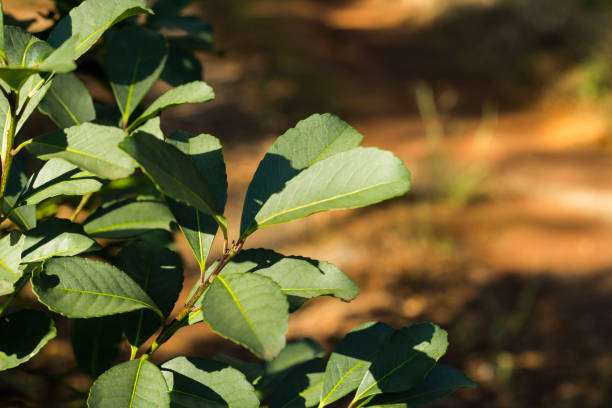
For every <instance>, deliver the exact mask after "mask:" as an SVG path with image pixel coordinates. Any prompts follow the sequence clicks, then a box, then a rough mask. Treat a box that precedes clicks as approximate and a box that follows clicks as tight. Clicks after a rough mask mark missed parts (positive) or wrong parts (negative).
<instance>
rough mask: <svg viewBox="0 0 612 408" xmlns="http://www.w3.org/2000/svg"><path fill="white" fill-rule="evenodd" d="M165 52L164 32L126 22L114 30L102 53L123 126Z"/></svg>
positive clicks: (163, 61) (150, 83)
mask: <svg viewBox="0 0 612 408" xmlns="http://www.w3.org/2000/svg"><path fill="white" fill-rule="evenodd" d="M167 55H168V46H167V45H166V40H165V39H164V36H163V35H161V34H158V33H156V32H154V31H151V30H147V29H146V28H143V27H141V26H127V27H125V28H123V29H121V30H119V31H117V32H116V33H114V35H113V37H112V39H111V41H110V44H109V46H108V52H107V53H106V70H107V72H108V76H109V79H110V84H111V88H112V89H113V93H114V94H115V99H116V100H117V104H118V105H119V109H121V113H122V114H123V124H124V126H127V124H128V121H129V119H130V115H131V114H132V112H134V110H135V109H136V108H137V107H138V105H139V104H140V102H141V101H142V98H144V96H145V95H146V94H147V92H149V90H150V89H151V87H152V86H153V84H154V83H155V81H157V79H158V78H159V76H160V74H161V72H162V70H163V69H164V66H165V64H166V57H167Z"/></svg>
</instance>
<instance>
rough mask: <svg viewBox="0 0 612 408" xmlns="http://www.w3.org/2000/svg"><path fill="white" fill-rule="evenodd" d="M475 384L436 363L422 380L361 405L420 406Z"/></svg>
mask: <svg viewBox="0 0 612 408" xmlns="http://www.w3.org/2000/svg"><path fill="white" fill-rule="evenodd" d="M475 386H476V385H475V384H474V382H473V381H472V380H470V379H469V378H468V377H467V376H466V375H465V374H463V373H462V372H461V371H459V370H457V369H456V368H453V367H450V366H447V365H441V364H436V366H435V367H434V368H433V369H432V370H431V371H430V372H429V374H427V377H426V378H425V380H424V381H423V382H421V383H420V384H418V385H416V386H415V387H414V388H412V389H410V390H409V391H406V392H401V393H389V394H378V395H375V396H374V398H372V399H371V400H370V401H368V402H366V403H365V404H363V405H360V406H361V407H381V408H382V407H385V408H420V407H424V406H427V405H429V404H433V403H434V402H436V401H438V400H441V399H442V398H445V397H447V396H448V395H450V394H451V393H452V392H453V391H456V390H458V389H459V388H473V387H475Z"/></svg>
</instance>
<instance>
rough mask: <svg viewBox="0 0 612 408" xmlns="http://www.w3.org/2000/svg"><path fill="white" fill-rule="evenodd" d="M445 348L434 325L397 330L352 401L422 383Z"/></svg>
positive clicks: (444, 337) (444, 336)
mask: <svg viewBox="0 0 612 408" xmlns="http://www.w3.org/2000/svg"><path fill="white" fill-rule="evenodd" d="M447 347H448V340H447V334H446V332H445V331H444V330H442V329H440V328H439V327H438V326H436V325H434V324H431V323H417V324H413V325H412V326H410V327H404V328H401V329H398V330H396V331H395V333H393V335H392V336H391V338H390V339H389V342H388V343H387V344H386V345H385V347H384V348H383V349H382V350H381V352H380V353H379V354H378V355H377V356H376V359H375V360H374V362H373V363H372V365H371V366H370V368H369V369H368V371H367V372H366V374H365V376H364V378H363V381H362V382H361V384H359V388H358V389H357V393H356V395H355V398H354V399H353V400H354V401H357V400H360V399H362V398H364V397H367V396H369V395H374V394H381V393H385V392H401V391H406V390H409V389H410V388H412V387H414V386H415V385H416V384H418V383H420V382H421V381H423V379H424V378H425V376H426V375H427V373H429V371H430V370H431V369H432V368H433V367H434V366H435V364H436V361H438V359H439V358H440V357H441V356H443V355H444V353H445V352H446V348H447Z"/></svg>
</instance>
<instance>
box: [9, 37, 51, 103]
mask: <svg viewBox="0 0 612 408" xmlns="http://www.w3.org/2000/svg"><path fill="white" fill-rule="evenodd" d="M4 33H5V42H6V49H5V51H6V60H7V63H8V65H7V66H0V79H2V80H3V81H4V82H6V83H7V85H9V86H10V87H11V88H12V89H13V90H15V91H17V90H19V89H20V88H21V85H22V84H23V83H24V82H25V81H26V80H27V79H28V78H29V77H30V76H32V75H35V74H37V73H38V72H40V70H39V68H38V65H39V64H40V63H41V62H42V61H43V60H44V59H45V58H46V57H47V56H48V55H49V54H51V53H52V52H53V47H51V46H50V45H49V44H47V43H46V42H44V41H42V40H39V39H38V38H36V37H34V36H33V35H32V34H29V33H27V32H25V31H24V30H23V29H21V28H19V27H13V26H6V27H4Z"/></svg>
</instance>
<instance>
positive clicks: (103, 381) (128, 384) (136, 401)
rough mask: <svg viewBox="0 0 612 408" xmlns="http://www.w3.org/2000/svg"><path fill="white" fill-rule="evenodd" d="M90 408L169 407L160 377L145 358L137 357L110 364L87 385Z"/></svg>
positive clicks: (153, 366) (165, 388)
mask: <svg viewBox="0 0 612 408" xmlns="http://www.w3.org/2000/svg"><path fill="white" fill-rule="evenodd" d="M87 406H88V407H90V408H119V407H121V408H169V407H170V395H169V392H168V386H167V385H166V381H165V380H164V376H163V375H162V373H161V371H160V370H159V368H157V366H156V365H155V364H153V363H151V362H149V361H148V360H145V359H142V358H141V359H138V360H133V361H127V362H125V363H121V364H119V365H116V366H114V367H113V368H111V369H110V370H108V371H106V372H105V373H104V374H102V375H101V376H100V377H99V378H98V379H97V380H96V382H95V383H94V384H93V386H92V387H91V390H90V391H89V398H87Z"/></svg>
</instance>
